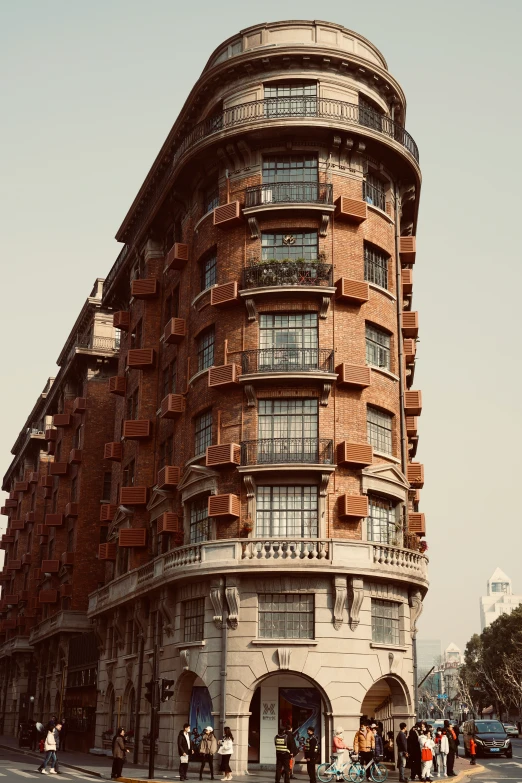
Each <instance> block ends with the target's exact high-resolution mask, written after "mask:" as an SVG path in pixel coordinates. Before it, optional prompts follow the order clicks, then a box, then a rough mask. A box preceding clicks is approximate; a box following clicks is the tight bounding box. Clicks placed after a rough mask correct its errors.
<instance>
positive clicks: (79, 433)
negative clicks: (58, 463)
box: [73, 424, 83, 449]
mask: <svg viewBox="0 0 522 783" xmlns="http://www.w3.org/2000/svg"><path fill="white" fill-rule="evenodd" d="M73 443H74V445H73V448H74V449H81V447H82V443H83V424H80V426H79V427H78V428H77V429H76V430H75V432H74V441H73Z"/></svg>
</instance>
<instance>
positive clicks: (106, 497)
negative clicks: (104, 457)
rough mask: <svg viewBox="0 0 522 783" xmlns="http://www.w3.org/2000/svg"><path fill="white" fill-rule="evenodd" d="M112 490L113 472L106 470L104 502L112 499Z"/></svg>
mask: <svg viewBox="0 0 522 783" xmlns="http://www.w3.org/2000/svg"><path fill="white" fill-rule="evenodd" d="M111 489H112V471H110V470H106V471H105V473H104V474H103V489H102V499H103V500H110V499H111Z"/></svg>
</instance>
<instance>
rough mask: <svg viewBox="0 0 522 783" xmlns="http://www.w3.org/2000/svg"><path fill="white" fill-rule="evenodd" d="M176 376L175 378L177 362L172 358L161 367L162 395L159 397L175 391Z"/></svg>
mask: <svg viewBox="0 0 522 783" xmlns="http://www.w3.org/2000/svg"><path fill="white" fill-rule="evenodd" d="M176 378H177V364H176V359H173V360H172V361H171V362H170V364H168V365H167V366H166V367H164V369H163V375H162V387H161V388H162V396H161V399H163V398H164V397H166V396H167V394H175V393H176Z"/></svg>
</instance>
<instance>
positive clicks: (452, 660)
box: [444, 642, 462, 669]
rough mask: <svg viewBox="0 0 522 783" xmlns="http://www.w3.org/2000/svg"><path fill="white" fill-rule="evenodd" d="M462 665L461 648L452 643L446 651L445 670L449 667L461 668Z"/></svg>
mask: <svg viewBox="0 0 522 783" xmlns="http://www.w3.org/2000/svg"><path fill="white" fill-rule="evenodd" d="M461 663H462V653H461V651H460V647H457V645H456V644H454V643H453V642H451V644H449V645H448V646H447V647H446V649H445V650H444V668H445V669H446V668H448V666H450V667H451V666H460V664H461Z"/></svg>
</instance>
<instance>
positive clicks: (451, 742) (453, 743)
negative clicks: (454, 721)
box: [444, 720, 457, 778]
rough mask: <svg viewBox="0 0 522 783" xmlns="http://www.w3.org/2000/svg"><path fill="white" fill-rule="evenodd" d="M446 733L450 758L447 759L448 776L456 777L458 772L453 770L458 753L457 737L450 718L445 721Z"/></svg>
mask: <svg viewBox="0 0 522 783" xmlns="http://www.w3.org/2000/svg"><path fill="white" fill-rule="evenodd" d="M444 733H445V735H446V737H447V739H448V760H447V773H446V774H447V776H448V778H454V777H456V776H457V773H456V772H454V771H453V767H454V764H455V756H456V753H457V738H456V736H455V732H454V731H453V729H452V728H451V726H450V722H449V720H445V721H444Z"/></svg>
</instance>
